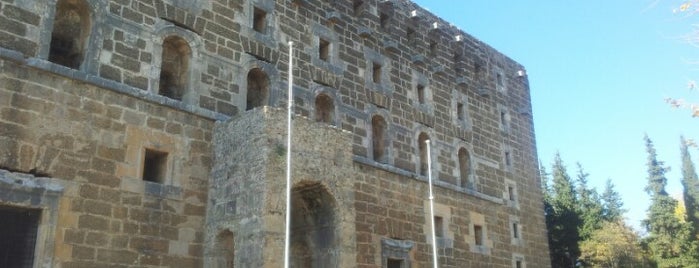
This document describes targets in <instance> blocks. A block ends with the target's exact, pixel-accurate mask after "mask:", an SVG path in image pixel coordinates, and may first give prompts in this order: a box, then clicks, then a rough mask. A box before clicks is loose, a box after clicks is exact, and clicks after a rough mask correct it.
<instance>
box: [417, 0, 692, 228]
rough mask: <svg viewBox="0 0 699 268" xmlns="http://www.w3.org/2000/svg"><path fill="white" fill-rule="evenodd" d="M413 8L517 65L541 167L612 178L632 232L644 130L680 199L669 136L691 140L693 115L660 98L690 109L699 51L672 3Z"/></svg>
mask: <svg viewBox="0 0 699 268" xmlns="http://www.w3.org/2000/svg"><path fill="white" fill-rule="evenodd" d="M414 2H416V3H418V4H419V5H421V6H422V7H424V8H426V9H428V10H430V11H431V12H433V13H435V14H437V15H438V16H440V17H442V18H444V19H446V20H447V21H449V22H451V23H453V24H454V25H455V26H457V27H459V28H460V29H462V30H463V31H465V32H467V33H469V34H470V35H472V36H474V37H476V38H478V39H480V40H482V41H484V42H486V43H488V44H489V45H491V46H492V47H494V48H495V49H497V50H499V51H501V52H503V53H504V54H506V55H508V56H510V57H511V58H513V59H514V60H516V61H518V62H519V63H521V64H522V65H524V66H525V67H526V69H527V73H528V75H529V82H530V88H531V95H532V102H533V111H534V124H535V129H536V139H537V147H538V153H539V158H540V159H541V161H542V162H543V163H544V164H545V165H546V167H547V168H549V169H550V166H551V162H552V161H553V157H554V154H555V153H556V152H557V151H559V152H560V153H561V156H562V158H563V160H564V161H565V163H566V165H567V167H568V173H569V174H570V175H571V176H574V175H575V174H576V172H577V171H576V167H575V163H576V162H580V164H581V165H582V166H583V168H584V169H585V171H586V172H588V173H590V178H589V179H590V184H591V185H592V186H595V187H597V188H598V190H599V191H602V190H603V187H604V183H605V181H606V180H607V179H608V178H610V179H612V181H613V183H614V184H615V185H616V190H617V191H618V192H620V194H621V195H622V198H623V200H624V204H625V208H627V209H628V210H629V212H628V213H627V214H626V217H627V220H628V222H629V223H631V224H632V225H633V226H634V227H637V228H638V227H639V226H640V221H641V220H642V219H644V218H645V214H646V209H647V207H648V204H649V202H648V199H649V198H648V195H647V194H646V193H645V192H644V191H643V188H644V186H645V184H646V165H645V164H646V157H647V154H646V152H645V147H644V143H643V135H644V133H647V134H648V135H649V137H650V138H651V139H652V140H653V142H654V143H655V146H656V150H657V152H658V158H659V159H660V160H663V161H665V163H666V164H667V165H669V166H671V168H672V169H671V171H670V172H669V173H668V174H667V177H668V180H669V181H670V183H669V185H668V192H670V193H673V194H679V193H681V191H682V190H681V186H680V183H679V181H680V178H681V174H680V171H681V164H680V156H679V137H680V135H685V137H687V138H693V139H696V140H699V135H698V134H697V132H696V127H695V126H696V124H697V123H699V118H697V119H693V118H691V116H690V114H689V111H687V110H678V109H672V108H671V107H669V106H668V105H667V104H666V103H665V102H664V101H663V99H664V98H666V97H683V98H685V99H687V100H692V99H694V100H696V102H697V103H699V92H690V91H689V90H688V89H687V86H686V85H687V82H688V81H689V80H691V79H693V78H696V79H699V72H698V70H699V65H697V64H691V62H692V61H699V47H695V46H692V45H690V44H688V43H686V42H685V41H684V40H683V38H682V36H684V35H686V34H688V33H689V32H691V31H692V27H691V24H692V23H695V22H696V18H693V17H689V18H688V17H682V16H680V15H678V14H673V12H672V9H673V7H675V6H676V5H678V4H679V1H673V0H666V1H662V0H641V1H629V0H624V1H594V0H593V1H554V0H546V1H544V0H542V1H475V0H472V1H453V0H414ZM691 153H692V154H693V156H694V158H695V159H699V152H698V151H697V150H696V149H695V150H692V151H691ZM695 162H696V161H695Z"/></svg>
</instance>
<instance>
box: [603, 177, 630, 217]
mask: <svg viewBox="0 0 699 268" xmlns="http://www.w3.org/2000/svg"><path fill="white" fill-rule="evenodd" d="M602 201H603V202H604V204H603V206H604V210H603V213H602V214H603V216H602V218H603V219H604V220H605V221H608V222H618V221H621V220H623V219H624V213H626V210H625V209H624V208H623V207H624V202H623V201H621V196H619V193H618V192H616V191H615V190H614V184H613V183H612V180H611V179H607V183H606V184H605V187H604V192H602Z"/></svg>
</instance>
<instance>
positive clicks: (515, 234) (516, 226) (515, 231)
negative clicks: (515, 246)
mask: <svg viewBox="0 0 699 268" xmlns="http://www.w3.org/2000/svg"><path fill="white" fill-rule="evenodd" d="M512 237H513V238H519V224H517V223H516V222H513V223H512Z"/></svg>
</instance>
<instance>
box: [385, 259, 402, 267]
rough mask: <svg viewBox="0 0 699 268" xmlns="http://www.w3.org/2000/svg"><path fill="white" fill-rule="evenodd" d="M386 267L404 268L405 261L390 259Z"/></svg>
mask: <svg viewBox="0 0 699 268" xmlns="http://www.w3.org/2000/svg"><path fill="white" fill-rule="evenodd" d="M386 267H387V268H402V267H403V260H396V259H388V260H386Z"/></svg>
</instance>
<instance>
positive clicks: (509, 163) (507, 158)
mask: <svg viewBox="0 0 699 268" xmlns="http://www.w3.org/2000/svg"><path fill="white" fill-rule="evenodd" d="M505 166H508V167H510V166H512V157H510V152H505Z"/></svg>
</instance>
